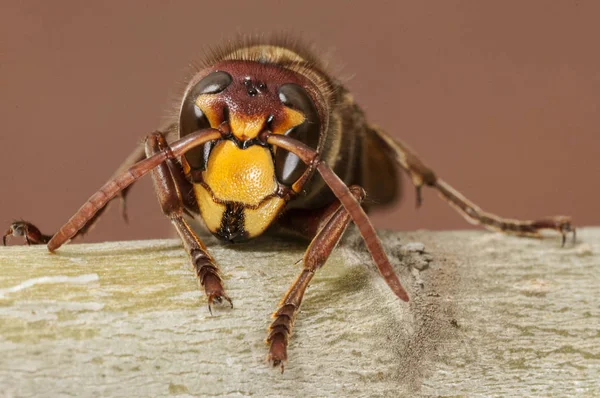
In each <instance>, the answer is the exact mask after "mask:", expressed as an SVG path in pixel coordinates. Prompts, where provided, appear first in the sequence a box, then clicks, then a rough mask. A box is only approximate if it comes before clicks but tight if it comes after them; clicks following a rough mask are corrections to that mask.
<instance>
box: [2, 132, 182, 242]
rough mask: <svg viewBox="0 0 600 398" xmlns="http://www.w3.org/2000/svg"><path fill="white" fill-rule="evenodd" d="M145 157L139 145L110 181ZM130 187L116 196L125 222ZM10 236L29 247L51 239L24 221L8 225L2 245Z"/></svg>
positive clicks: (88, 226) (100, 211)
mask: <svg viewBox="0 0 600 398" xmlns="http://www.w3.org/2000/svg"><path fill="white" fill-rule="evenodd" d="M170 132H171V130H169V132H168V133H165V134H166V135H167V136H168V135H169V134H170ZM145 157H146V153H145V150H144V144H143V143H140V144H139V145H138V146H136V148H135V149H134V150H133V151H132V152H131V153H130V154H129V156H127V158H126V159H125V161H123V163H121V165H120V166H119V167H118V168H117V170H116V171H115V172H114V173H113V175H112V176H111V179H113V178H115V177H117V176H118V175H119V174H122V173H123V172H125V171H126V170H127V169H129V168H130V167H131V166H133V165H134V164H136V163H137V162H139V161H141V160H143V159H144V158H145ZM132 186H133V184H132V185H130V186H128V187H126V188H125V189H123V190H122V191H120V192H119V193H118V195H117V196H118V197H119V198H120V199H121V214H122V216H123V219H124V220H125V222H128V217H127V206H126V198H127V194H128V193H129V190H130V189H131V187H132ZM113 199H116V197H115V198H113ZM111 203H112V200H110V201H109V202H107V203H106V204H105V205H104V206H102V208H100V209H98V211H97V212H96V214H94V216H93V217H92V218H90V219H89V220H88V221H87V222H86V223H85V225H83V226H82V227H81V229H79V231H77V234H76V235H75V236H73V238H76V237H78V236H83V235H85V234H86V233H87V232H88V231H89V230H90V229H91V228H92V227H93V226H94V225H95V224H96V222H97V221H98V219H99V218H100V216H101V215H102V214H103V213H104V211H105V210H106V209H107V208H108V207H109V205H110V204H111ZM11 235H12V236H23V237H25V241H26V242H27V244H28V245H30V244H31V245H39V244H46V243H48V241H49V240H50V238H52V234H50V235H46V234H43V233H41V232H40V229H39V228H37V227H36V226H35V225H33V224H32V223H30V222H27V221H24V220H20V221H15V222H13V223H12V224H11V225H10V227H9V230H8V232H7V233H6V234H5V235H4V238H3V240H2V242H3V244H4V245H6V237H8V236H11Z"/></svg>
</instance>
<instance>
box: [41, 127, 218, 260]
mask: <svg viewBox="0 0 600 398" xmlns="http://www.w3.org/2000/svg"><path fill="white" fill-rule="evenodd" d="M221 135H222V133H221V132H220V131H219V130H216V129H210V128H209V129H202V130H198V131H196V132H194V133H192V134H188V135H187V136H185V137H184V138H181V139H179V140H177V141H175V142H173V143H172V144H171V145H167V147H166V148H165V149H164V150H163V151H161V152H158V153H156V154H154V155H152V156H151V157H148V158H146V159H144V160H142V161H140V162H138V163H136V164H134V165H133V166H131V167H130V168H128V169H127V170H125V171H124V172H123V173H121V174H119V175H117V176H116V177H113V178H111V179H110V180H108V182H106V183H105V184H104V185H103V186H102V187H100V189H99V190H98V191H97V192H96V193H95V194H93V195H92V196H91V197H90V198H89V199H88V200H87V201H86V202H85V203H84V204H83V206H81V207H80V208H79V210H77V212H76V213H75V214H74V215H73V216H72V217H71V218H70V219H69V221H67V223H66V224H65V225H63V226H62V227H61V228H60V229H59V230H58V232H56V234H54V236H52V239H50V241H49V242H48V250H49V251H51V252H53V251H55V250H56V249H58V248H59V247H60V246H62V245H63V244H64V243H65V242H67V241H68V240H69V239H71V238H73V237H74V236H75V235H76V234H77V232H78V231H79V230H80V229H81V228H83V227H84V226H85V225H86V223H87V222H88V221H89V220H90V219H92V218H93V217H94V215H95V214H96V213H97V212H98V211H99V210H100V209H102V208H103V207H104V206H105V205H106V204H107V203H108V202H109V201H110V200H111V199H112V198H114V197H115V196H117V195H118V194H119V192H121V191H122V190H124V189H126V188H127V187H128V186H129V185H131V184H133V183H134V182H135V181H137V180H138V179H139V178H141V177H143V176H144V175H146V174H147V173H149V172H150V171H152V170H153V169H154V168H155V167H156V166H158V165H159V164H161V163H163V162H164V161H165V160H167V159H174V158H177V157H179V156H181V155H183V154H184V153H186V152H187V151H189V150H190V149H192V148H195V147H196V146H198V145H202V144H204V143H205V142H208V141H212V140H216V139H219V138H220V137H221Z"/></svg>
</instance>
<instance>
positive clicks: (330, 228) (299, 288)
mask: <svg viewBox="0 0 600 398" xmlns="http://www.w3.org/2000/svg"><path fill="white" fill-rule="evenodd" d="M350 192H351V193H352V196H353V197H354V198H355V199H356V200H357V201H358V202H361V201H362V200H363V198H364V196H365V191H364V189H362V188H361V187H358V186H352V187H350ZM350 221H351V217H350V214H349V213H348V212H347V211H346V209H345V208H344V206H343V205H342V204H341V203H340V201H335V202H334V203H332V204H331V205H330V206H328V207H327V208H326V209H325V210H324V211H319V210H317V211H315V212H314V213H313V215H312V216H311V215H309V214H306V211H304V212H299V213H297V214H296V215H295V216H292V217H290V216H287V220H285V221H284V223H285V224H287V225H284V226H287V227H293V228H294V229H295V230H300V231H302V233H303V234H306V235H310V236H314V238H313V239H312V241H311V243H310V245H309V246H308V249H307V250H306V253H305V254H304V259H303V262H304V267H303V269H302V272H301V273H300V275H298V277H297V278H296V280H295V281H294V283H292V285H291V286H290V288H289V289H288V291H287V293H286V294H285V296H284V297H283V300H281V303H280V304H279V308H278V309H277V311H275V313H273V318H274V321H273V322H272V323H271V325H270V326H269V335H268V337H267V340H266V342H267V344H269V355H268V360H269V362H270V363H271V364H272V365H273V366H281V371H282V372H283V368H284V364H285V362H286V361H287V345H288V340H289V337H290V336H291V334H292V327H293V325H294V321H295V318H296V315H297V314H298V309H299V308H300V305H301V304H302V297H303V296H304V292H305V291H306V288H307V287H308V284H309V282H310V280H311V279H312V277H313V276H314V274H315V272H316V271H317V270H318V269H319V268H321V267H322V266H323V264H325V262H326V261H327V258H329V255H330V254H331V252H332V251H333V249H334V248H335V247H336V246H337V244H338V242H339V241H340V239H341V237H342V235H343V233H344V231H345V230H346V228H347V227H348V224H349V223H350Z"/></svg>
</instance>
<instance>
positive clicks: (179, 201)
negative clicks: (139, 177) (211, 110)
mask: <svg viewBox="0 0 600 398" xmlns="http://www.w3.org/2000/svg"><path fill="white" fill-rule="evenodd" d="M167 148H168V144H167V141H166V140H165V138H164V136H163V135H162V134H161V133H154V134H152V135H150V136H149V137H148V138H147V139H146V155H147V156H148V157H150V156H152V155H154V154H156V153H159V152H161V151H164V150H165V149H167ZM152 180H153V181H154V188H155V190H156V194H157V195H158V200H159V202H160V206H161V208H162V211H163V213H164V214H165V215H166V216H167V217H169V218H170V219H171V223H172V224H173V226H174V227H175V229H176V230H177V233H178V234H179V237H180V238H181V240H182V242H183V246H184V247H185V249H186V251H187V253H188V255H189V256H190V259H191V261H192V266H193V267H194V270H195V272H196V276H197V277H198V282H199V283H200V285H201V286H202V287H203V288H204V292H205V293H206V296H207V297H208V310H209V311H210V312H211V314H212V308H211V307H212V304H213V303H214V302H216V303H222V302H223V300H226V301H228V302H229V304H230V305H231V306H232V307H233V304H232V302H231V299H230V298H229V297H228V296H227V295H226V294H225V290H224V289H223V283H222V280H221V277H220V272H219V268H218V267H217V264H216V262H215V260H214V259H213V258H212V256H211V255H210V254H209V253H208V251H207V249H206V246H205V245H204V244H203V243H202V241H201V240H200V239H199V238H198V236H197V235H196V233H195V232H194V231H193V230H192V228H191V227H190V226H189V224H188V223H187V222H186V221H185V220H184V218H183V214H184V211H185V209H184V205H183V203H184V202H183V198H182V195H181V190H182V189H185V190H186V193H187V190H188V189H189V187H188V186H187V185H183V186H182V182H184V181H185V182H187V180H186V178H185V176H184V175H183V169H182V168H181V165H180V164H179V162H178V161H176V160H175V159H167V160H166V161H164V162H163V163H161V164H160V165H158V166H157V167H156V168H155V169H154V170H153V171H152ZM188 184H189V183H188Z"/></svg>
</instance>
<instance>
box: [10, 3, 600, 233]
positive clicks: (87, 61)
mask: <svg viewBox="0 0 600 398" xmlns="http://www.w3.org/2000/svg"><path fill="white" fill-rule="evenodd" d="M599 20H600V2H598V1H594V0H590V1H584V0H581V1H575V0H574V1H560V2H558V1H554V2H550V1H521V0H516V1H496V2H490V1H487V2H481V1H433V2H427V3H425V2H415V1H387V2H384V1H374V0H371V1H358V2H352V3H350V2H341V1H339V2H326V1H323V0H320V1H306V0H302V1H286V2H283V1H247V2H246V1H212V2H211V1H198V0H196V1H170V2H165V1H158V0H155V1H147V2H144V4H142V2H133V1H130V2H121V1H106V2H79V1H59V2H49V1H37V2H33V1H30V2H13V1H7V0H3V1H2V6H1V15H0V89H1V91H0V117H1V120H2V128H1V130H0V159H1V168H0V170H1V171H0V182H1V192H2V195H0V224H1V226H2V228H5V227H6V226H8V224H9V222H10V221H11V220H13V219H15V218H25V219H27V220H30V221H33V222H35V223H37V224H38V226H40V227H41V228H42V229H43V230H45V231H48V232H50V231H54V230H55V229H56V228H57V227H59V226H60V225H62V223H63V222H65V221H66V220H67V219H68V218H69V217H70V216H71V215H72V213H73V212H74V211H75V210H77V209H78V208H79V206H80V205H81V204H83V202H84V201H85V200H86V199H87V198H88V197H89V196H90V195H91V194H92V193H93V192H94V191H95V190H96V189H97V188H99V187H100V186H101V185H102V184H103V183H104V182H105V180H106V179H107V178H108V177H109V176H110V175H111V174H112V172H113V171H114V169H115V168H116V167H117V166H118V165H119V164H120V162H121V161H122V160H123V159H124V158H125V157H126V155H127V154H128V153H129V152H130V150H131V149H132V148H133V147H134V145H135V144H136V143H137V142H138V141H139V140H140V139H141V138H142V137H143V136H144V135H145V134H146V133H148V132H150V131H152V130H153V129H155V128H156V127H157V125H158V123H159V121H160V118H161V116H162V115H163V114H164V110H165V108H166V106H167V103H168V99H169V94H170V93H172V92H173V89H174V88H175V87H177V84H176V82H177V81H178V80H180V79H181V78H182V76H184V72H185V70H186V68H185V67H186V65H187V64H188V63H189V62H190V61H193V60H194V59H196V58H197V57H198V56H199V55H200V54H201V50H202V48H203V46H204V45H214V44H217V43H219V42H220V40H221V39H222V38H228V37H232V36H233V35H234V34H235V33H244V32H249V33H257V32H272V31H282V30H284V31H288V32H291V33H293V34H294V35H295V36H298V37H300V38H304V39H305V40H307V41H314V42H315V43H316V44H317V46H318V47H319V48H320V49H322V50H323V51H324V52H327V53H328V54H330V58H331V59H332V60H333V61H334V62H333V65H334V70H336V71H340V73H339V76H341V77H342V78H343V79H344V80H345V81H347V85H348V86H349V87H350V89H351V90H352V91H353V92H354V93H355V97H356V98H357V100H358V101H359V103H360V104H362V106H363V107H364V108H365V109H366V111H367V113H368V116H369V117H370V119H371V120H373V121H375V122H376V123H377V124H379V125H381V126H383V127H385V128H386V129H387V130H388V131H390V132H391V133H393V134H394V135H395V136H398V137H402V138H403V139H404V140H405V141H406V142H407V143H409V144H410V145H411V146H412V147H413V148H415V149H416V150H417V151H418V152H419V153H420V154H421V156H422V157H423V158H424V159H425V160H426V161H427V162H428V163H429V164H430V165H431V166H432V167H433V168H434V169H435V170H437V172H438V173H439V175H441V176H442V177H443V178H444V179H446V180H447V181H448V182H450V183H451V184H453V185H454V186H455V187H456V188H458V189H459V190H461V191H462V192H463V193H464V194H465V195H467V196H468V197H469V198H471V199H472V200H473V201H475V202H476V203H478V204H480V205H481V206H482V207H483V208H484V209H487V210H490V211H494V212H497V213H499V214H502V215H505V216H511V217H518V218H532V217H540V216H546V215H554V214H570V215H572V216H573V217H574V219H575V223H576V224H577V225H591V224H596V225H598V224H600V212H599V210H598V207H599V199H598V198H599V196H600V188H599V185H598V181H597V178H598V176H599V175H600V174H599V172H600V159H599V158H600V156H599V155H600V148H599V145H598V144H599V143H600V139H599V135H598V133H599V129H600V110H599V105H600V52H599V51H598V40H599V38H600V23H599V22H598V21H599ZM405 187H407V188H408V187H409V184H405ZM130 199H131V200H130V203H129V216H130V220H131V221H130V225H129V226H126V225H125V224H124V223H123V222H122V221H121V220H120V216H119V212H118V209H117V208H114V207H113V208H112V209H111V211H110V212H109V214H107V215H106V216H105V218H104V219H103V220H102V221H101V222H100V223H99V224H98V226H97V227H96V228H95V229H94V230H93V231H92V232H91V233H90V234H89V235H88V237H87V240H88V241H102V240H118V239H140V238H157V237H164V236H172V231H171V230H170V229H169V222H168V221H167V220H166V219H165V218H164V217H163V216H162V213H161V211H160V209H159V205H158V203H157V201H156V198H155V196H154V193H153V192H152V189H151V183H150V179H149V178H146V179H144V180H143V181H142V182H141V184H139V185H138V186H137V187H136V188H134V190H133V191H132V194H131V196H130ZM373 219H374V220H375V222H376V225H377V226H378V227H381V228H390V229H397V230H409V229H418V228H427V229H455V228H456V229H460V228H471V227H470V226H469V225H468V224H467V223H466V222H464V221H463V220H462V218H460V217H459V216H458V215H457V214H456V213H455V212H454V211H453V210H451V209H450V208H449V207H448V206H447V205H446V204H444V203H442V202H441V200H439V199H438V198H437V195H436V194H435V193H433V192H432V191H430V190H425V203H424V206H423V207H422V208H421V209H420V210H419V211H416V210H415V209H414V195H413V191H412V189H409V190H407V191H406V194H405V198H404V200H403V203H402V204H401V205H400V206H396V207H395V208H393V209H390V210H388V211H385V212H383V213H381V212H380V213H378V214H375V215H374V216H373ZM2 232H4V229H2Z"/></svg>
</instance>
